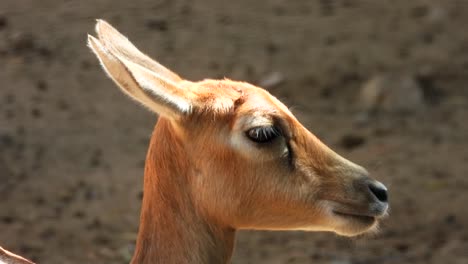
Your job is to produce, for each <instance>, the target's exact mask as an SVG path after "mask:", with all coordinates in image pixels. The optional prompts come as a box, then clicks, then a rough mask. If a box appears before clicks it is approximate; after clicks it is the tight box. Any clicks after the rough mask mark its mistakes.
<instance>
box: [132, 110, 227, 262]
mask: <svg viewBox="0 0 468 264" xmlns="http://www.w3.org/2000/svg"><path fill="white" fill-rule="evenodd" d="M183 151H184V150H183V146H182V145H181V141H180V139H178V138H177V136H176V134H175V133H174V131H173V127H171V124H170V121H168V120H166V119H164V118H160V119H159V121H158V123H157V124H156V127H155V129H154V132H153V136H152V138H151V142H150V147H149V150H148V154H147V158H146V166H145V178H144V197H143V202H142V208H141V215H140V227H139V232H138V237H137V244H136V248H135V255H134V256H133V259H132V264H140V263H165V264H171V263H228V262H229V260H230V258H231V255H232V251H233V248H234V239H235V233H236V231H235V230H234V229H232V228H227V227H222V226H219V225H217V224H216V223H211V222H209V221H207V220H206V219H205V218H204V217H203V215H202V214H201V213H200V212H199V211H198V209H197V206H196V205H195V204H193V200H192V199H191V190H190V187H189V181H190V177H189V176H190V175H188V173H189V171H190V170H188V169H187V168H189V164H188V160H186V159H185V160H184V159H183V157H184V155H181V154H183Z"/></svg>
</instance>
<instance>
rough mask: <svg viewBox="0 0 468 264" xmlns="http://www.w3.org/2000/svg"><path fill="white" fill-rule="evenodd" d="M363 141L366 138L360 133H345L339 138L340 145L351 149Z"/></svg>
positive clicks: (360, 144)
mask: <svg viewBox="0 0 468 264" xmlns="http://www.w3.org/2000/svg"><path fill="white" fill-rule="evenodd" d="M365 142H366V139H365V138H364V137H363V136H361V135H357V134H347V135H344V136H343V137H342V138H341V140H340V145H341V146H342V147H343V148H345V149H347V150H353V149H355V148H357V147H360V146H362V145H363V144H364V143H365Z"/></svg>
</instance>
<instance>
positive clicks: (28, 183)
mask: <svg viewBox="0 0 468 264" xmlns="http://www.w3.org/2000/svg"><path fill="white" fill-rule="evenodd" d="M95 18H104V19H106V20H108V21H109V22H111V23H112V24H113V25H114V26H116V27H117V28H118V29H119V30H121V31H122V32H123V33H125V34H126V35H127V36H129V37H130V39H131V40H132V41H133V42H134V43H136V44H137V46H138V47H139V48H140V49H141V50H143V51H146V52H147V53H148V54H150V55H151V56H152V57H154V58H157V59H158V60H159V61H160V62H161V63H163V64H164V65H167V66H168V67H169V68H171V69H173V70H174V71H175V72H178V73H180V75H181V76H184V77H185V78H187V79H190V80H199V79H203V78H206V77H210V78H222V77H224V76H226V77H229V78H231V79H239V80H245V81H249V82H252V83H259V82H261V80H263V79H264V78H265V77H266V76H268V75H270V74H271V73H274V72H277V73H280V74H281V75H282V76H283V77H284V81H283V82H282V83H281V84H280V85H277V86H274V87H272V88H271V89H270V91H271V92H272V93H273V94H274V95H276V96H277V97H278V98H280V99H281V100H283V101H284V102H286V103H287V104H288V105H289V106H292V109H293V111H294V112H295V113H296V115H297V116H298V117H299V119H300V120H301V121H302V122H303V123H304V124H305V125H306V126H307V127H308V128H309V129H310V130H311V131H312V132H314V133H315V134H316V135H317V136H318V137H319V138H321V139H322V140H323V141H324V142H326V143H327V144H328V145H330V146H331V147H332V148H333V149H335V150H336V151H337V152H339V153H340V154H342V155H344V156H345V157H347V158H349V159H351V160H353V161H355V162H356V163H359V164H361V165H363V166H365V167H366V168H368V169H369V170H370V172H371V173H372V174H373V175H374V176H375V177H376V178H377V179H379V180H381V181H382V182H384V183H385V184H386V185H387V186H388V187H389V189H390V200H391V213H390V217H389V218H388V219H386V220H385V221H384V223H383V224H382V226H381V231H380V232H379V233H378V234H377V235H373V236H365V237H360V238H353V239H349V238H342V237H338V236H336V235H333V234H330V233H304V232H249V231H245V232H241V233H240V235H239V237H238V240H237V246H236V251H235V254H234V257H233V263H236V264H240V263H256V264H257V263H328V264H338V263H339V264H348V263H360V264H364V263H412V264H415V263H437V264H438V263H447V264H448V263H450V264H456V263H460V264H461V263H465V264H466V263H468V226H467V225H468V211H467V203H468V166H467V163H468V89H467V88H466V86H467V84H468V33H467V25H468V3H467V2H466V1H463V0H459V1H456V0H447V1H438V0H413V1H407V0H395V1H384V0H381V1H371V0H367V1H365V0H333V1H332V0H329V1H327V0H321V1H319V0H302V1H286V0H271V1H267V0H262V1H251V0H237V1H218V0H204V1H202V0H199V1H182V0H163V1H160V0H152V1H147V0H142V1H120V0H119V1H117V0H101V1H91V0H82V1H58V0H42V1H35V0H2V1H0V83H1V84H0V245H2V246H3V247H5V248H8V249H10V250H12V251H14V252H17V253H20V254H21V255H24V256H26V257H28V258H31V259H33V260H35V261H37V262H38V263H48V264H54V263H57V264H68V263H70V264H73V263H128V261H129V259H130V258H131V255H132V252H133V246H134V242H135V236H136V232H137V228H138V218H139V209H140V200H141V196H142V192H141V189H142V179H143V177H142V176H143V165H144V158H145V154H146V148H147V144H148V140H149V136H150V134H151V131H152V127H153V125H154V123H155V121H156V116H154V115H153V114H151V113H149V112H147V111H146V110H144V109H143V108H141V107H139V106H138V105H136V104H135V103H134V102H132V101H131V100H129V99H128V98H126V97H125V96H123V95H122V94H121V92H120V91H118V89H117V88H116V87H115V85H114V84H113V83H112V82H111V81H110V80H108V79H107V77H106V76H105V74H104V73H103V72H102V70H101V69H100V68H99V65H98V62H97V60H96V59H95V58H94V57H93V56H92V54H91V53H90V51H89V50H88V48H87V47H86V34H87V33H93V31H94V30H93V26H94V23H95V21H94V19H95ZM382 72H397V73H404V74H406V75H408V76H410V77H411V78H414V80H415V81H416V83H417V85H418V89H421V92H422V94H423V106H419V107H418V109H416V110H412V111H408V112H405V113H395V112H393V111H391V107H392V105H391V104H390V111H387V110H388V107H387V110H386V111H379V112H378V113H377V114H376V115H374V116H371V117H370V118H367V119H366V120H365V122H363V121H362V120H361V119H360V117H359V116H360V114H359V109H360V105H359V100H358V99H359V89H360V87H361V86H362V85H363V83H364V82H365V81H366V80H368V79H369V78H371V77H373V76H376V75H378V74H380V73H382ZM404 97H405V95H404V94H403V95H402V96H401V97H400V98H404ZM398 101H399V100H397V102H398Z"/></svg>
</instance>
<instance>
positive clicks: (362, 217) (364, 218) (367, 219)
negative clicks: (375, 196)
mask: <svg viewBox="0 0 468 264" xmlns="http://www.w3.org/2000/svg"><path fill="white" fill-rule="evenodd" d="M333 214H334V215H336V216H338V217H340V218H345V219H348V220H354V221H359V222H363V223H369V224H372V223H374V222H375V221H376V220H377V216H373V215H368V214H356V213H347V212H346V213H345V212H340V211H336V210H333Z"/></svg>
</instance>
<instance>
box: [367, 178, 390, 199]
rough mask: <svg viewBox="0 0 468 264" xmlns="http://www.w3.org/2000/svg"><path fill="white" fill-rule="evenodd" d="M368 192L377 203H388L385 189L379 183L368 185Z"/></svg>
mask: <svg viewBox="0 0 468 264" xmlns="http://www.w3.org/2000/svg"><path fill="white" fill-rule="evenodd" d="M369 190H370V191H371V193H372V194H374V196H375V197H376V198H377V199H378V200H379V201H381V202H384V203H386V202H388V194H387V188H385V186H384V185H383V184H381V183H380V182H377V183H370V184H369Z"/></svg>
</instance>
